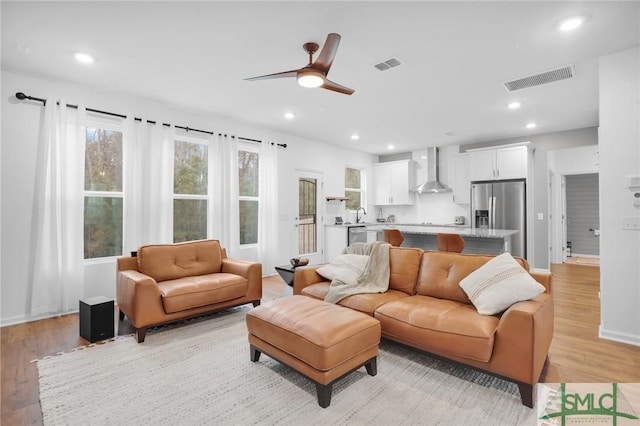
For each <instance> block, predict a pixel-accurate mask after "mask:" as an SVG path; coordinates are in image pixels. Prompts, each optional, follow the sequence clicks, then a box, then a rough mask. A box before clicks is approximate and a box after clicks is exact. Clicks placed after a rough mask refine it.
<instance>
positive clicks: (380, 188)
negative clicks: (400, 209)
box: [373, 160, 413, 206]
mask: <svg viewBox="0 0 640 426" xmlns="http://www.w3.org/2000/svg"><path fill="white" fill-rule="evenodd" d="M373 166H374V167H373V170H374V184H375V185H374V187H375V191H374V204H375V205H378V206H393V205H409V204H413V194H411V193H410V192H409V189H410V188H411V185H412V177H413V162H412V161H411V160H402V161H390V162H388V163H378V164H374V165H373Z"/></svg>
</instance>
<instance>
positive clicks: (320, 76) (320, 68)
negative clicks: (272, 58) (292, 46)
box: [245, 33, 354, 95]
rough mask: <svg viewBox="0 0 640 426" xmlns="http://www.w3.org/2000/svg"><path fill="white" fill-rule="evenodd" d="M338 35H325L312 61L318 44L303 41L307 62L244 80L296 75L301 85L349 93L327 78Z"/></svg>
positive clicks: (336, 49) (337, 42)
mask: <svg viewBox="0 0 640 426" xmlns="http://www.w3.org/2000/svg"><path fill="white" fill-rule="evenodd" d="M340 38H341V37H340V35H339V34H336V33H330V34H329V35H328V36H327V40H326V41H325V42H324V46H323V47H322V51H321V52H320V55H318V59H316V60H315V62H314V61H313V54H314V53H316V52H317V51H318V49H319V48H320V46H319V45H318V43H313V42H309V43H305V44H303V45H302V48H303V49H304V50H305V52H307V53H308V54H309V63H308V64H307V65H306V66H304V67H302V68H299V69H296V70H290V71H284V72H278V73H274V74H267V75H261V76H258V77H251V78H245V80H249V81H254V80H268V79H271V78H284V77H296V78H297V79H298V84H300V85H301V86H303V87H322V88H323V89H327V90H332V91H334V92H338V93H344V94H345V95H350V94H352V93H353V92H354V90H353V89H350V88H348V87H345V86H341V85H340V84H338V83H334V82H333V81H331V80H329V79H327V74H328V73H329V69H330V68H331V64H332V63H333V59H334V58H335V56H336V52H337V51H338V45H339V44H340Z"/></svg>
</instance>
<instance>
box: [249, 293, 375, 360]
mask: <svg viewBox="0 0 640 426" xmlns="http://www.w3.org/2000/svg"><path fill="white" fill-rule="evenodd" d="M247 327H248V328H249V331H250V333H251V334H252V335H254V336H256V337H258V338H259V339H261V340H263V341H265V342H268V343H269V344H270V345H272V346H275V347H276V348H278V349H280V350H282V351H284V352H286V353H288V354H290V355H292V356H293V357H295V358H297V359H299V360H302V361H304V362H305V363H306V364H308V365H310V366H311V367H313V368H314V369H316V370H319V371H329V370H331V369H333V368H335V367H337V366H338V365H340V364H342V363H343V362H345V360H348V359H350V358H353V357H354V356H357V355H358V354H359V353H361V352H363V351H365V350H366V349H368V348H371V347H377V345H378V344H379V343H380V322H378V320H376V319H374V318H372V317H370V316H368V315H365V314H362V313H360V312H356V311H353V310H351V309H345V308H342V307H340V306H337V305H334V304H331V303H327V302H324V301H320V300H316V299H312V298H309V297H306V296H301V295H297V296H291V297H285V298H282V299H277V300H275V301H274V302H272V303H263V304H262V305H260V306H259V307H257V308H255V309H252V310H251V311H249V313H248V314H247Z"/></svg>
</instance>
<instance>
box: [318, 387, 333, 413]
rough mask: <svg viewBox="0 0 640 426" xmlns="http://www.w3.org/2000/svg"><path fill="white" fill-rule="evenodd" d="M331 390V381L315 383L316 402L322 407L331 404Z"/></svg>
mask: <svg viewBox="0 0 640 426" xmlns="http://www.w3.org/2000/svg"><path fill="white" fill-rule="evenodd" d="M332 390H333V383H329V384H328V385H322V384H320V383H316V392H317V393H318V404H319V405H320V406H321V407H322V408H327V407H328V406H329V404H331V391H332Z"/></svg>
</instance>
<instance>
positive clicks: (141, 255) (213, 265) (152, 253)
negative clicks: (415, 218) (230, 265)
mask: <svg viewBox="0 0 640 426" xmlns="http://www.w3.org/2000/svg"><path fill="white" fill-rule="evenodd" d="M222 257H223V256H222V250H221V248H220V242H219V241H218V240H202V241H189V242H185V243H178V244H155V245H147V246H142V247H140V248H139V249H138V257H137V259H138V271H140V272H142V273H143V274H145V275H148V276H150V277H151V278H153V279H154V280H156V281H157V282H160V281H166V280H175V279H177V278H183V277H192V276H196V275H205V274H215V273H216V272H220V271H221V269H222Z"/></svg>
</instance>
